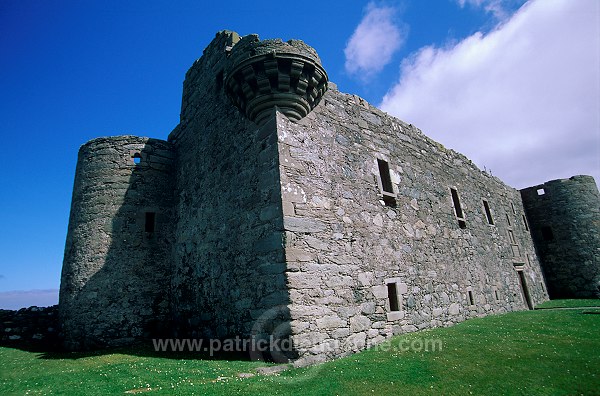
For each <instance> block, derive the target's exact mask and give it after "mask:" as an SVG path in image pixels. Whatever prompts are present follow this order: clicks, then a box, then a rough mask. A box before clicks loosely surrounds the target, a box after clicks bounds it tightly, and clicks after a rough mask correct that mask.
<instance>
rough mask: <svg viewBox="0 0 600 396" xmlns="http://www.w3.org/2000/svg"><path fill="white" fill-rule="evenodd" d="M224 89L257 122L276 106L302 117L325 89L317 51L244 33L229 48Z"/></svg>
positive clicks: (290, 115) (292, 116) (288, 114)
mask: <svg viewBox="0 0 600 396" xmlns="http://www.w3.org/2000/svg"><path fill="white" fill-rule="evenodd" d="M225 71H226V80H225V89H226V92H227V95H228V96H229V98H230V99H231V101H232V103H233V104H234V105H235V106H237V107H238V108H239V109H240V110H241V111H242V112H243V113H245V114H246V116H247V117H248V118H249V119H250V120H251V121H253V122H255V123H256V124H258V125H262V124H263V123H264V122H266V120H267V119H268V118H269V117H270V115H271V113H272V111H273V109H274V108H275V107H277V108H278V109H279V111H280V112H282V113H283V114H284V115H285V116H286V117H288V118H289V119H291V120H296V121H297V120H299V119H301V118H303V117H305V116H306V115H307V114H308V113H310V112H311V111H312V109H313V108H314V107H315V106H316V105H318V104H319V101H320V100H321V98H322V97H323V94H325V92H326V91H327V73H326V72H325V70H324V69H323V67H322V66H321V60H320V59H319V56H318V55H317V52H316V51H315V50H314V49H313V48H311V47H309V46H308V45H306V44H305V43H304V42H302V41H300V40H289V41H288V42H283V41H281V40H280V39H275V40H263V41H260V40H259V38H258V35H256V34H250V35H248V36H244V37H243V38H242V39H241V40H240V41H239V42H237V43H236V44H235V45H234V46H233V48H232V49H231V53H230V56H229V60H228V67H227V68H226V70H225Z"/></svg>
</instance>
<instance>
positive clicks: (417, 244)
mask: <svg viewBox="0 0 600 396" xmlns="http://www.w3.org/2000/svg"><path fill="white" fill-rule="evenodd" d="M277 124H278V125H277V129H278V135H279V163H280V164H281V165H280V172H281V186H282V199H283V206H286V205H290V206H292V207H293V210H292V213H290V214H291V215H290V216H289V217H285V221H284V224H285V227H286V233H287V237H286V241H287V244H286V253H287V259H288V267H287V272H286V275H287V279H288V287H289V288H290V296H291V312H292V315H291V319H292V321H293V322H292V323H293V325H292V329H293V330H296V331H294V336H293V339H294V341H296V339H297V338H300V339H305V338H310V334H313V333H315V332H318V333H319V334H321V335H322V336H321V337H320V339H319V340H318V342H317V343H316V344H314V345H311V347H310V348H307V347H304V346H303V343H302V342H300V343H298V342H297V343H296V345H297V346H298V345H302V346H301V347H300V348H299V349H302V351H301V353H300V355H301V358H300V360H299V363H298V364H302V360H306V361H309V362H310V361H312V360H313V359H314V357H313V356H312V355H322V354H323V352H322V350H324V351H325V352H324V353H325V356H326V357H327V358H334V357H338V356H342V355H344V354H347V353H349V352H352V351H355V350H358V349H361V348H363V347H365V346H368V345H372V344H374V343H377V342H380V341H381V340H382V339H385V338H388V337H390V336H391V335H393V334H398V333H402V332H406V331H415V330H417V329H424V328H430V327H437V326H448V325H451V324H454V323H457V322H460V321H463V320H465V319H468V318H470V317H476V316H482V315H487V314H491V313H500V312H506V311H512V310H519V309H525V308H526V307H527V306H526V304H525V301H524V295H523V292H522V290H521V287H520V284H519V276H518V273H517V271H515V268H518V269H521V268H523V271H524V274H525V280H526V285H527V288H528V292H529V294H530V296H531V299H532V300H533V301H532V303H539V302H542V301H544V300H546V299H547V295H546V293H545V291H544V289H543V286H542V282H543V278H542V274H541V271H540V268H539V263H538V261H537V256H536V253H535V250H534V246H533V243H532V240H531V236H530V235H529V232H527V231H526V230H525V228H524V225H523V223H522V221H521V216H522V215H523V213H524V210H523V206H522V203H521V199H520V195H519V192H518V191H517V190H515V189H512V188H510V187H508V186H506V185H505V184H503V183H502V182H501V181H500V180H498V179H497V178H494V177H491V176H489V175H488V174H486V173H484V172H482V171H480V170H479V169H477V168H476V167H475V166H474V165H473V163H471V161H469V160H468V159H467V158H465V157H464V156H462V155H460V154H458V153H456V152H453V151H451V150H447V149H445V148H444V147H442V146H441V145H440V144H438V143H436V142H434V141H432V140H431V139H429V138H427V137H426V136H424V135H423V134H422V133H421V132H420V131H419V130H418V129H417V128H415V127H413V126H411V125H408V124H405V123H403V122H402V121H399V120H397V119H395V118H393V117H390V116H388V115H387V114H385V113H383V112H381V111H380V110H378V109H376V108H374V107H372V106H370V105H369V104H368V103H366V102H364V101H363V100H362V99H360V98H358V97H356V96H352V95H347V94H343V93H340V92H338V91H336V90H330V91H329V92H327V93H326V94H325V96H324V99H323V101H322V103H321V104H320V105H319V106H317V107H316V108H315V109H314V110H313V112H312V113H310V114H309V115H308V116H307V117H306V118H304V119H302V120H301V121H299V122H298V123H293V122H291V121H289V120H287V119H286V118H285V117H282V116H279V117H278V120H277ZM377 159H380V160H385V161H386V162H387V163H388V164H389V170H390V178H391V182H392V185H393V191H394V194H393V196H394V199H395V202H396V205H395V207H391V206H387V205H386V204H385V202H384V199H383V198H384V195H383V191H382V183H381V181H380V174H379V169H378V164H377ZM450 188H455V189H456V190H457V191H458V195H459V197H460V202H461V206H462V211H463V212H464V220H465V222H466V228H465V229H461V228H460V227H459V224H458V221H457V217H456V215H455V211H454V209H453V202H452V198H451V193H450ZM289 191H293V192H294V194H293V195H290V194H287V192H289ZM483 200H486V201H487V202H488V204H489V206H490V208H491V212H492V216H493V221H494V225H490V224H488V221H487V218H486V215H485V212H484V206H483ZM513 207H514V208H515V211H514V212H513V210H512V208H513ZM292 219H293V220H292ZM298 224H302V225H304V224H306V226H304V227H298ZM316 224H318V225H319V226H318V227H317V226H314V225H316ZM509 232H512V234H513V236H514V242H511V241H512V240H511V239H510V236H509ZM290 251H291V252H292V254H290V253H289V252H290ZM298 257H303V258H304V259H303V260H299V259H298ZM388 283H395V284H396V289H397V293H398V300H399V303H400V310H399V311H395V312H392V311H391V310H390V305H389V300H388V287H387V284H388ZM469 290H470V291H471V293H472V295H473V299H474V304H471V303H470V301H469V297H468V291H469ZM496 296H497V297H496ZM295 305H299V306H319V307H322V308H323V309H325V310H326V312H327V316H326V318H327V320H326V321H325V322H323V321H322V320H323V319H318V318H319V317H320V315H319V314H317V315H302V316H301V315H299V314H296V311H295V310H294V308H293V307H294V306H295ZM295 323H301V324H302V326H301V327H296V326H294V324H295ZM300 328H301V330H300ZM369 329H372V330H375V331H369ZM341 330H345V331H341ZM332 345H333V346H334V347H333V348H331V346H332ZM319 346H322V347H323V348H321V349H319Z"/></svg>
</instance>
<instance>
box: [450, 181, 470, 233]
mask: <svg viewBox="0 0 600 396" xmlns="http://www.w3.org/2000/svg"><path fill="white" fill-rule="evenodd" d="M450 194H451V195H452V204H453V205H454V212H455V213H456V218H457V219H458V226H459V227H460V228H462V229H465V228H467V222H466V221H465V215H464V213H463V210H462V207H461V206H460V199H459V198H458V191H456V189H454V188H450Z"/></svg>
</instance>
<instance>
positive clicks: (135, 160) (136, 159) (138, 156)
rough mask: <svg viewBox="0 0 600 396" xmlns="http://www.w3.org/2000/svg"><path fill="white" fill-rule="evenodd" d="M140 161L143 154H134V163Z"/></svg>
mask: <svg viewBox="0 0 600 396" xmlns="http://www.w3.org/2000/svg"><path fill="white" fill-rule="evenodd" d="M140 162H142V155H141V154H140V153H135V154H133V163H134V164H136V165H137V164H139V163H140Z"/></svg>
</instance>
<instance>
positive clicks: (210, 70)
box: [169, 32, 288, 337]
mask: <svg viewBox="0 0 600 396" xmlns="http://www.w3.org/2000/svg"><path fill="white" fill-rule="evenodd" d="M236 39H237V35H235V34H234V33H231V32H221V33H219V34H217V37H216V39H215V40H214V41H213V42H212V43H211V44H210V45H209V47H208V48H207V49H206V50H205V51H204V56H203V57H202V58H201V59H199V60H198V61H196V63H195V64H194V66H192V68H191V69H190V70H189V71H188V73H187V75H186V79H185V82H184V92H183V101H182V112H181V123H180V125H179V126H178V127H177V128H176V129H175V130H174V131H173V133H172V134H171V135H170V137H169V140H170V141H172V142H173V144H174V145H175V147H176V149H177V152H178V159H179V166H178V175H177V194H178V199H177V201H178V204H177V216H178V225H177V230H176V234H175V235H176V244H175V246H174V268H173V274H172V289H173V300H172V310H173V313H174V316H175V321H176V323H175V326H176V333H177V335H178V336H180V337H183V336H190V337H228V336H235V335H240V336H242V335H243V336H247V335H249V334H250V332H251V330H252V327H253V326H254V325H255V324H256V323H258V322H259V321H258V319H259V318H260V317H261V316H263V317H264V315H267V316H268V315H272V314H274V312H275V311H277V310H276V309H275V310H271V309H272V308H273V307H277V306H280V305H283V306H284V307H285V306H286V305H287V303H288V294H287V291H286V289H285V279H284V275H283V273H284V268H285V264H284V263H285V261H284V260H285V258H284V254H283V231H282V216H281V198H280V193H279V177H278V162H277V134H276V131H275V124H274V123H273V122H271V123H269V122H267V123H266V124H265V125H264V126H262V127H258V126H256V125H255V124H253V123H251V122H250V121H248V120H247V119H246V118H245V116H244V115H243V114H242V113H240V111H238V109H236V108H235V107H233V105H231V104H230V101H229V100H228V98H227V97H226V96H225V93H224V90H223V78H224V74H223V71H224V69H225V67H226V65H227V59H228V58H227V51H228V47H231V45H232V44H233V43H234V42H235V40H236ZM277 313H278V314H280V315H283V316H285V308H283V311H281V312H279V311H278V312H277Z"/></svg>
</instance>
